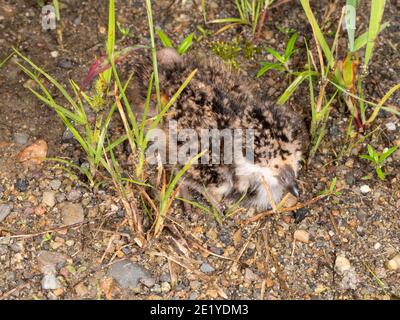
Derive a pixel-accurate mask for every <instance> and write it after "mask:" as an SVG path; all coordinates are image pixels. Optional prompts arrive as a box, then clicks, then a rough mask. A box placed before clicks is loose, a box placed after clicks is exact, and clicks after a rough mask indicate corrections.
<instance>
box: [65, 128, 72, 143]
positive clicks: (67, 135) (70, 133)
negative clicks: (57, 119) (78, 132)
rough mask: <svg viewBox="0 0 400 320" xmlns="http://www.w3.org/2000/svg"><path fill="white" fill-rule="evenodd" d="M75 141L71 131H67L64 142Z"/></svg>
mask: <svg viewBox="0 0 400 320" xmlns="http://www.w3.org/2000/svg"><path fill="white" fill-rule="evenodd" d="M73 139H74V135H73V134H72V132H71V131H70V130H69V129H65V131H64V133H63V135H62V142H64V143H66V142H70V141H71V140H73Z"/></svg>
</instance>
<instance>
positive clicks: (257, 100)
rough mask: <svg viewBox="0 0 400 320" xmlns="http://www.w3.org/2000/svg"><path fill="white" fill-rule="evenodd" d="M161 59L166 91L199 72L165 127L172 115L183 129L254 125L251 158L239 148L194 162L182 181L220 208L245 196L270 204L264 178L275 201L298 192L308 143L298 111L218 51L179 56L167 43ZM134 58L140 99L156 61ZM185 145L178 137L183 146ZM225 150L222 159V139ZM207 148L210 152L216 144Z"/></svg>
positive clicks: (250, 203) (247, 202) (262, 206)
mask: <svg viewBox="0 0 400 320" xmlns="http://www.w3.org/2000/svg"><path fill="white" fill-rule="evenodd" d="M157 59H158V64H159V65H158V67H159V75H160V76H159V77H160V88H161V92H162V95H163V96H164V97H167V98H170V97H172V96H173V95H174V94H175V93H176V92H177V90H178V89H179V87H180V86H181V85H182V83H183V82H184V81H185V79H186V78H187V76H188V75H189V74H190V73H191V72H192V71H193V70H194V69H197V73H196V75H195V77H194V78H193V79H192V80H191V82H190V83H189V84H188V86H187V87H186V88H185V89H184V90H183V92H182V93H181V94H180V96H179V98H178V99H177V101H176V102H175V103H174V105H173V106H172V107H171V108H170V109H169V111H168V115H167V117H166V121H165V122H164V126H163V128H164V130H168V125H167V124H168V122H169V121H170V120H175V121H176V123H177V131H178V133H179V131H180V130H182V129H194V130H195V131H196V132H197V133H198V136H199V137H200V136H201V134H202V133H201V132H202V129H218V130H220V131H221V130H224V129H242V130H246V129H251V130H252V132H253V137H254V143H253V146H254V152H253V154H254V157H253V159H249V158H248V157H246V156H244V155H242V152H240V153H239V156H237V155H236V154H235V155H234V156H233V161H232V163H227V164H225V163H216V164H213V163H209V164H200V163H199V164H196V165H193V166H192V167H191V168H190V169H189V170H188V171H187V173H186V175H185V179H184V186H186V187H187V188H188V189H189V190H194V191H197V192H199V193H201V194H202V195H203V196H204V197H205V198H207V199H208V200H209V201H211V202H212V203H213V204H214V205H215V206H216V207H217V208H218V209H219V210H221V211H223V209H225V208H227V207H229V206H230V205H231V204H233V203H236V202H237V201H238V200H239V199H242V201H241V203H240V205H241V206H244V207H255V208H256V209H257V210H258V211H260V210H266V209H269V208H270V207H271V204H270V197H269V196H268V194H267V191H266V187H265V182H264V181H266V182H267V184H268V186H269V188H270V190H271V193H272V196H273V198H274V201H275V202H279V201H280V200H281V199H282V197H283V196H284V195H285V194H286V193H287V192H290V193H292V194H293V195H294V196H296V197H298V196H299V190H298V187H297V183H296V177H297V174H298V172H299V170H300V167H301V161H302V157H303V154H304V152H305V150H306V148H307V147H308V134H307V130H306V127H305V125H304V122H303V120H302V118H301V116H299V115H298V114H296V113H294V112H293V111H291V110H290V109H289V107H287V106H276V105H274V104H272V103H271V102H268V99H266V97H264V96H263V91H265V92H266V91H267V88H261V90H260V88H257V86H256V84H255V82H254V80H251V79H250V78H248V77H246V76H245V75H244V74H242V73H241V72H239V71H237V70H232V69H231V68H230V67H229V66H227V65H225V64H224V62H223V61H221V60H220V59H219V58H217V57H211V56H208V55H206V54H205V53H203V52H195V53H192V54H188V55H185V56H183V57H182V56H180V55H179V54H178V53H177V52H176V51H175V50H174V49H162V50H160V51H158V54H157ZM131 63H133V64H134V66H133V69H134V70H135V71H134V72H135V78H136V79H137V81H138V84H139V85H138V86H137V89H136V91H135V96H136V101H139V102H138V104H137V105H141V104H143V103H142V102H143V101H144V98H145V97H144V94H145V93H146V92H147V86H148V82H149V78H150V75H151V61H150V60H149V59H148V58H136V59H134V61H133V62H131ZM262 89H265V90H262ZM140 100H141V101H142V102H140ZM182 144H183V142H181V143H179V142H178V148H179V146H181V145H182ZM198 144H199V145H200V143H198ZM242 148H244V147H243V146H242ZM220 149H221V150H222V151H219V152H221V154H220V157H221V159H223V156H224V154H223V152H224V150H223V149H224V148H223V146H222V145H221V148H220ZM200 151H203V150H198V152H200ZM217 152H218V150H217ZM243 153H244V152H243ZM207 154H208V155H209V156H210V158H211V156H212V151H210V152H208V153H207ZM250 160H252V161H250ZM185 194H190V192H185Z"/></svg>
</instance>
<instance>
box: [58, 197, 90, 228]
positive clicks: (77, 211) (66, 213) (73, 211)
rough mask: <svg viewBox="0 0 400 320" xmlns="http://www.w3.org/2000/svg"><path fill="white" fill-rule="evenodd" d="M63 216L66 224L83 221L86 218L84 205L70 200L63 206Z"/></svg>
mask: <svg viewBox="0 0 400 320" xmlns="http://www.w3.org/2000/svg"><path fill="white" fill-rule="evenodd" d="M61 216H62V221H63V223H64V225H66V226H70V225H72V224H75V223H80V222H83V220H84V219H85V216H84V214H83V208H82V206H81V205H80V204H75V203H69V202H68V203H66V204H65V205H64V206H63V207H62V209H61Z"/></svg>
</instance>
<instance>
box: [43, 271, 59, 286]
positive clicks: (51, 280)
mask: <svg viewBox="0 0 400 320" xmlns="http://www.w3.org/2000/svg"><path fill="white" fill-rule="evenodd" d="M41 284H42V289H43V290H55V289H58V288H61V285H60V283H59V282H58V280H57V278H56V276H55V275H54V274H53V273H48V274H45V275H44V277H43V279H42V282H41Z"/></svg>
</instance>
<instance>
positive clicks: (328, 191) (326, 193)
mask: <svg viewBox="0 0 400 320" xmlns="http://www.w3.org/2000/svg"><path fill="white" fill-rule="evenodd" d="M336 183H337V178H336V177H335V178H333V179H332V181H331V183H330V185H329V187H328V188H326V189H325V190H323V191H321V192H320V193H319V195H323V196H330V195H333V196H336V197H339V196H340V195H341V194H342V193H341V192H340V191H339V190H338V189H337V188H336Z"/></svg>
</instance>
